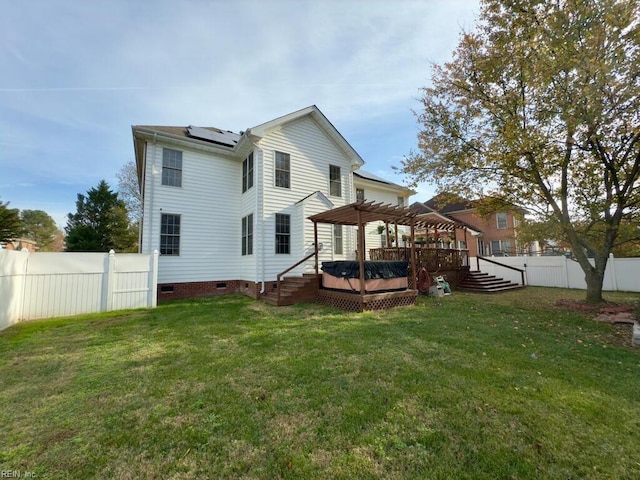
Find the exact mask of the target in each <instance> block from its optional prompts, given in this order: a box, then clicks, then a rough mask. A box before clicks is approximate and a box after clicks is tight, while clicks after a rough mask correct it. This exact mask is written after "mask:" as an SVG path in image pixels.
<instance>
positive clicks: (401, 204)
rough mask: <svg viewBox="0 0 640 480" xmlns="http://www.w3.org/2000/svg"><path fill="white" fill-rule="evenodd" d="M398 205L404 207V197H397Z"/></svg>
mask: <svg viewBox="0 0 640 480" xmlns="http://www.w3.org/2000/svg"><path fill="white" fill-rule="evenodd" d="M398 206H399V207H402V208H404V197H398Z"/></svg>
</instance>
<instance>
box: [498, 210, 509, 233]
mask: <svg viewBox="0 0 640 480" xmlns="http://www.w3.org/2000/svg"><path fill="white" fill-rule="evenodd" d="M496 219H497V220H498V230H504V229H506V228H507V214H506V213H505V212H500V213H496Z"/></svg>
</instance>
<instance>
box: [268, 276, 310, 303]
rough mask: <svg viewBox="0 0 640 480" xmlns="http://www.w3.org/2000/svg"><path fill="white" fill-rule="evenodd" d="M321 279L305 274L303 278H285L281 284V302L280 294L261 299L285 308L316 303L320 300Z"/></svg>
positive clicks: (270, 293)
mask: <svg viewBox="0 0 640 480" xmlns="http://www.w3.org/2000/svg"><path fill="white" fill-rule="evenodd" d="M318 287H319V277H317V276H316V275H315V274H304V275H303V276H301V277H284V278H283V279H282V281H281V282H280V300H279V301H278V292H269V293H268V294H266V295H263V296H262V297H261V298H262V300H264V301H265V302H267V303H269V304H271V305H277V306H284V305H294V304H296V303H305V302H315V301H316V300H317V298H318Z"/></svg>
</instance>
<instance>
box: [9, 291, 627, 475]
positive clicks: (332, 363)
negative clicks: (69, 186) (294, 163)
mask: <svg viewBox="0 0 640 480" xmlns="http://www.w3.org/2000/svg"><path fill="white" fill-rule="evenodd" d="M583 295H584V293H583V292H576V291H567V290H559V289H543V288H532V287H530V288H527V289H526V290H522V291H516V292H511V293H506V294H501V295H495V296H484V295H473V294H463V293H455V294H454V295H452V296H449V297H444V298H441V299H433V298H422V299H420V303H419V305H418V306H416V307H411V308H402V309H394V310H390V311H382V312H374V313H361V314H346V313H342V312H339V311H336V310H332V309H329V308H325V307H321V306H318V305H313V304H309V305H298V306H295V307H280V308H277V307H271V306H268V305H265V304H262V303H260V302H256V301H254V300H251V299H249V298H246V297H241V296H229V297H218V298H207V299H201V300H193V301H176V302H173V303H167V304H163V305H161V306H159V307H158V308H157V309H155V310H142V311H141V310H136V311H129V312H117V313H110V314H100V315H86V316H80V317H74V318H66V319H55V320H47V321H38V322H27V323H23V324H19V325H17V326H14V327H12V328H9V329H7V330H5V331H4V332H2V333H0V473H1V472H2V471H20V472H21V473H22V475H23V477H22V478H24V475H25V472H30V473H33V474H34V475H35V478H39V479H43V478H96V477H97V478H118V479H129V478H131V479H134V478H135V479H139V478H150V479H151V478H153V479H156V478H176V479H178V478H185V479H186V478H189V479H193V478H263V479H272V478H299V479H313V478H331V479H334V478H338V479H340V478H344V479H363V478H397V479H407V478H416V479H426V478H433V479H439V478H440V479H444V478H451V479H460V478H473V479H483V478H486V479H539V478H549V479H583V478H594V479H596V478H597V479H606V478H610V479H624V478H629V479H637V478H640V349H634V348H632V347H631V346H630V345H631V341H630V340H631V328H630V327H621V326H611V325H608V324H602V323H598V322H595V321H593V320H591V319H589V318H588V317H586V316H585V315H583V314H580V313H576V312H572V311H568V310H563V309H560V308H557V307H554V306H553V303H554V302H555V300H556V299H558V298H582V297H583ZM608 299H609V300H613V301H619V302H620V301H624V302H627V303H631V302H633V303H635V302H639V301H640V295H638V294H626V295H625V294H615V295H614V294H611V295H608Z"/></svg>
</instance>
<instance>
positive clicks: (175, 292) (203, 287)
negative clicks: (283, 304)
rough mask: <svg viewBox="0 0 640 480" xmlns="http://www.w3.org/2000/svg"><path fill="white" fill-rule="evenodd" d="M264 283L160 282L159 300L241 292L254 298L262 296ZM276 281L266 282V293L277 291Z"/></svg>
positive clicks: (235, 281) (236, 281)
mask: <svg viewBox="0 0 640 480" xmlns="http://www.w3.org/2000/svg"><path fill="white" fill-rule="evenodd" d="M261 289H262V283H255V282H250V281H245V280H216V281H212V282H182V283H178V282H176V283H159V284H158V290H157V292H158V302H164V301H168V300H177V299H180V298H194V297H206V296H210V295H229V294H232V293H240V294H243V295H248V296H249V297H252V298H260V290H261ZM276 290H277V288H276V282H275V281H271V282H265V293H269V292H275V291H276Z"/></svg>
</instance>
